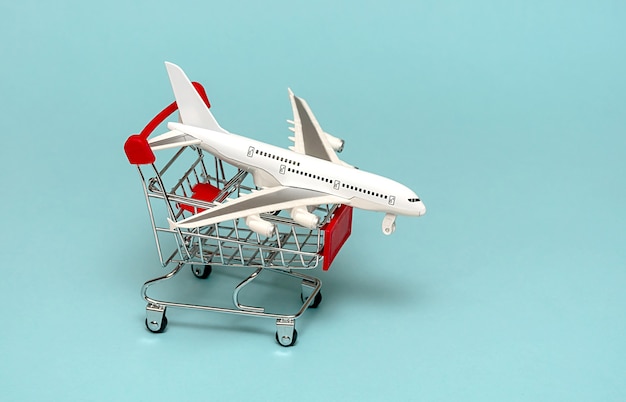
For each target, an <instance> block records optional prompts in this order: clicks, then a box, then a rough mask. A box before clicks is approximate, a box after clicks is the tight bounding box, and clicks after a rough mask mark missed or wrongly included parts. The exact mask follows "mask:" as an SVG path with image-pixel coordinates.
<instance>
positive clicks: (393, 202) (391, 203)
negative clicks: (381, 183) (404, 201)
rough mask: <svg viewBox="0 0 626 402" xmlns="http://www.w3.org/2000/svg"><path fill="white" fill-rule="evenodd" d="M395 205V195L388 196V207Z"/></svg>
mask: <svg viewBox="0 0 626 402" xmlns="http://www.w3.org/2000/svg"><path fill="white" fill-rule="evenodd" d="M395 203H396V196H395V195H390V196H389V205H394V204H395Z"/></svg>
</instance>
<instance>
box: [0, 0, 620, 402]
mask: <svg viewBox="0 0 626 402" xmlns="http://www.w3.org/2000/svg"><path fill="white" fill-rule="evenodd" d="M129 3H130V2H122V1H107V2H98V3H93V2H84V1H57V2H36V1H20V2H6V1H4V2H2V5H0V15H1V16H2V24H0V38H1V41H0V57H1V61H2V62H1V63H0V77H1V78H0V106H1V111H0V116H1V118H2V119H1V120H2V123H3V134H2V145H1V146H0V164H1V167H2V168H1V169H0V175H1V176H0V183H2V185H3V190H2V201H1V203H2V204H1V205H2V212H3V213H2V231H1V232H0V240H1V241H0V257H1V261H2V263H1V270H2V271H1V272H2V275H1V277H0V302H1V303H2V316H1V317H2V319H1V321H0V399H2V400H166V399H169V400H228V399H232V400H236V399H239V400H243V399H246V400H278V399H279V398H281V399H284V398H288V399H289V400H303V401H307V400H339V399H351V400H357V399H358V400H370V399H371V400H383V399H386V400H433V401H438V400H441V401H444V400H480V401H486V400H511V401H514V400H525V401H528V400H532V401H539V400H542V401H554V400H568V401H572V400H585V401H589V400H597V401H600V400H601V401H623V400H625V399H626V383H625V381H624V378H626V337H625V336H626V319H625V312H626V311H625V307H626V292H624V289H625V285H626V247H625V240H626V236H625V234H626V233H625V227H626V226H625V224H626V218H625V214H624V206H625V205H626V189H625V188H626V187H625V186H624V179H625V177H626V160H625V156H626V135H625V134H626V113H625V106H626V78H625V74H624V71H626V24H625V23H624V21H626V3H624V2H622V1H608V0H607V1H593V2H592V1H556V0H554V1H506V2H502V1H486V0H484V1H472V2H464V1H406V2H403V1H389V2H384V3H383V2H373V1H364V2H351V3H348V2H345V3H344V2H335V1H318V2H315V4H311V2H294V1H273V2H252V1H233V2H207V1H202V2H200V1H198V2H189V1H180V2H163V1H140V2H132V3H130V4H129ZM165 60H169V61H172V62H175V63H177V64H179V65H181V66H182V67H183V68H184V69H185V71H186V72H187V74H188V75H189V76H190V77H191V78H192V79H193V80H196V81H200V82H202V83H203V84H204V85H205V87H206V88H207V92H208V94H209V98H210V99H211V101H212V103H213V109H212V110H213V113H214V114H215V116H216V117H217V119H218V121H219V122H220V123H221V125H222V126H223V127H225V128H227V129H228V130H230V131H232V132H236V133H240V134H244V135H249V136H251V137H254V138H256V139H259V140H263V141H266V142H269V143H272V144H276V145H284V146H287V145H289V141H288V140H287V138H286V137H287V136H288V134H289V132H288V131H287V124H286V123H285V122H284V119H286V118H290V115H291V109H290V105H289V102H288V98H287V91H286V88H287V87H288V86H289V87H291V88H292V89H293V90H294V92H295V93H296V94H297V95H299V96H302V97H303V98H305V99H306V100H307V101H308V103H309V104H310V106H311V108H312V109H313V111H314V112H315V114H316V116H317V118H318V120H319V121H320V123H321V124H322V127H324V129H326V130H327V131H329V132H331V133H333V134H335V135H336V136H339V137H342V138H344V139H345V140H346V148H345V151H344V152H343V154H341V157H342V158H343V159H344V160H346V161H347V162H349V163H352V164H355V165H357V166H359V167H361V168H362V169H365V170H369V171H373V172H376V173H380V174H382V175H385V176H388V177H391V178H394V179H396V180H398V181H400V182H403V183H405V184H407V185H408V186H410V187H411V188H413V189H415V190H416V191H417V193H418V194H419V195H420V196H421V197H422V198H423V200H424V201H425V203H426V206H427V207H428V213H427V214H426V216H424V217H422V218H418V219H414V218H406V217H400V218H398V222H397V223H398V229H397V231H396V233H395V234H394V235H393V236H390V237H387V236H384V235H383V234H382V233H381V230H380V224H381V219H382V215H381V214H376V213H370V212H365V211H356V212H355V216H354V227H353V229H354V231H353V235H352V237H351V238H350V239H349V241H348V243H346V245H345V247H344V249H343V250H342V252H341V253H340V255H339V256H338V258H337V260H336V261H335V263H334V265H333V267H331V270H330V271H328V272H317V274H318V275H319V277H320V278H321V279H322V280H323V282H324V287H323V293H324V301H323V302H322V305H321V306H320V308H319V309H318V310H315V311H310V312H307V314H305V315H304V316H303V317H302V319H300V320H299V321H298V325H297V328H298V329H299V332H300V337H299V340H298V344H297V346H296V347H293V348H282V347H280V346H278V345H277V344H276V343H275V341H274V339H273V336H274V324H273V323H272V321H271V320H259V319H254V318H246V317H243V318H242V317H232V316H223V315H215V314H206V313H201V312H193V311H181V310H171V311H170V312H169V314H168V317H169V319H170V325H169V326H168V329H167V331H166V332H165V333H164V334H160V335H155V334H151V333H149V332H148V331H146V329H145V327H144V324H143V320H144V313H145V309H144V308H145V303H144V301H143V300H142V299H141V297H140V295H139V290H140V286H141V284H142V283H143V282H144V281H145V280H147V279H149V278H152V277H155V276H158V275H160V274H162V273H164V270H163V269H162V268H161V267H160V265H159V263H158V260H157V256H156V252H155V248H154V242H153V239H152V237H151V232H150V226H149V220H148V215H147V212H146V208H145V201H144V199H143V197H142V193H141V188H140V184H139V180H138V176H137V173H136V170H135V169H134V167H132V166H130V165H129V164H128V162H127V160H126V158H125V155H124V153H123V151H122V145H123V143H124V141H125V140H126V138H127V137H128V136H129V135H130V134H133V133H136V132H138V131H139V130H141V128H142V127H143V126H144V124H146V123H147V121H148V120H149V119H150V118H151V117H152V116H153V115H154V114H156V113H157V112H158V111H159V110H161V108H162V107H163V106H165V105H166V104H168V103H169V102H171V100H172V94H171V90H170V88H169V83H168V80H167V76H166V72H165V68H164V66H163V61H165ZM225 274H228V272H225ZM211 279H213V278H211ZM211 279H209V280H211ZM204 286H210V283H198V281H197V280H196V279H195V278H193V277H191V275H190V274H186V275H183V277H182V278H181V280H180V281H179V282H176V284H175V290H179V291H180V292H181V294H185V292H189V293H193V294H200V293H201V292H202V289H204ZM194 292H195V293H194ZM280 297H283V295H281V296H280ZM285 303H287V301H285Z"/></svg>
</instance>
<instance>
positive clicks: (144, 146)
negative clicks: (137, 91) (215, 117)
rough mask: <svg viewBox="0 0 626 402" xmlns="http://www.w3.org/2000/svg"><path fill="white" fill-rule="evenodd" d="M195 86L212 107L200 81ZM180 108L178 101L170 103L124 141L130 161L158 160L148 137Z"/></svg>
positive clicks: (135, 163) (147, 162)
mask: <svg viewBox="0 0 626 402" xmlns="http://www.w3.org/2000/svg"><path fill="white" fill-rule="evenodd" d="M192 84H193V87H194V88H195V89H196V91H198V94H199V95H200V97H201V98H202V100H203V101H204V103H205V104H206V105H207V107H208V108H210V107H211V103H210V102H209V98H208V97H207V96H206V91H205V90H204V87H203V86H202V84H200V83H199V82H192ZM177 110H178V105H177V104H176V102H175V101H174V102H172V103H170V104H169V105H168V106H167V107H165V109H163V110H161V111H160V112H159V114H157V115H156V116H154V118H153V119H152V120H150V122H149V123H148V124H147V125H146V126H145V127H144V128H143V130H141V133H139V134H133V135H131V136H130V137H128V139H127V140H126V142H125V143H124V152H125V153H126V157H127V158H128V161H129V162H130V163H131V164H133V165H147V164H150V163H154V161H155V160H156V156H154V152H152V149H151V148H150V144H148V137H149V136H150V134H152V132H153V131H154V130H155V129H156V128H157V127H158V126H159V125H160V124H161V123H163V122H164V121H165V119H167V118H168V117H169V116H170V115H172V114H173V113H174V112H175V111H177Z"/></svg>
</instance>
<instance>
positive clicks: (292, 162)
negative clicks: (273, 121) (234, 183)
mask: <svg viewBox="0 0 626 402" xmlns="http://www.w3.org/2000/svg"><path fill="white" fill-rule="evenodd" d="M255 153H256V154H257V155H261V156H264V157H266V158H271V159H274V160H277V161H280V162H284V163H288V164H290V165H294V166H300V162H296V161H292V160H291V159H287V158H283V157H281V156H276V155H272V154H270V153H268V152H264V151H259V150H258V149H257V150H255ZM287 171H288V172H291V173H295V174H299V175H302V176H306V177H310V178H312V179H317V180H321V181H323V182H326V183H332V182H333V180H332V179H329V178H326V177H322V176H319V175H315V174H312V173H308V172H303V171H302V170H298V169H292V168H287ZM341 187H343V188H347V189H350V190H353V191H358V192H360V193H363V194H367V195H373V196H374V197H379V198H384V199H385V200H386V199H387V196H386V195H384V194H380V193H376V192H373V191H371V190H365V189H362V188H359V187H355V186H352V185H349V184H345V183H341ZM416 201H419V199H416ZM413 202H414V201H413Z"/></svg>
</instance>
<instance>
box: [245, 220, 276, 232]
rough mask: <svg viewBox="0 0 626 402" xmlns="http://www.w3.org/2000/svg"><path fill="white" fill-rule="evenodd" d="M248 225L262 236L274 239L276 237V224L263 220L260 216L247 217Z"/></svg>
mask: <svg viewBox="0 0 626 402" xmlns="http://www.w3.org/2000/svg"><path fill="white" fill-rule="evenodd" d="M246 225H248V227H249V228H250V230H252V231H253V232H255V233H258V234H260V235H261V236H265V237H272V236H273V235H274V224H273V223H270V222H268V221H265V220H263V219H261V217H260V216H259V215H249V216H246Z"/></svg>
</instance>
